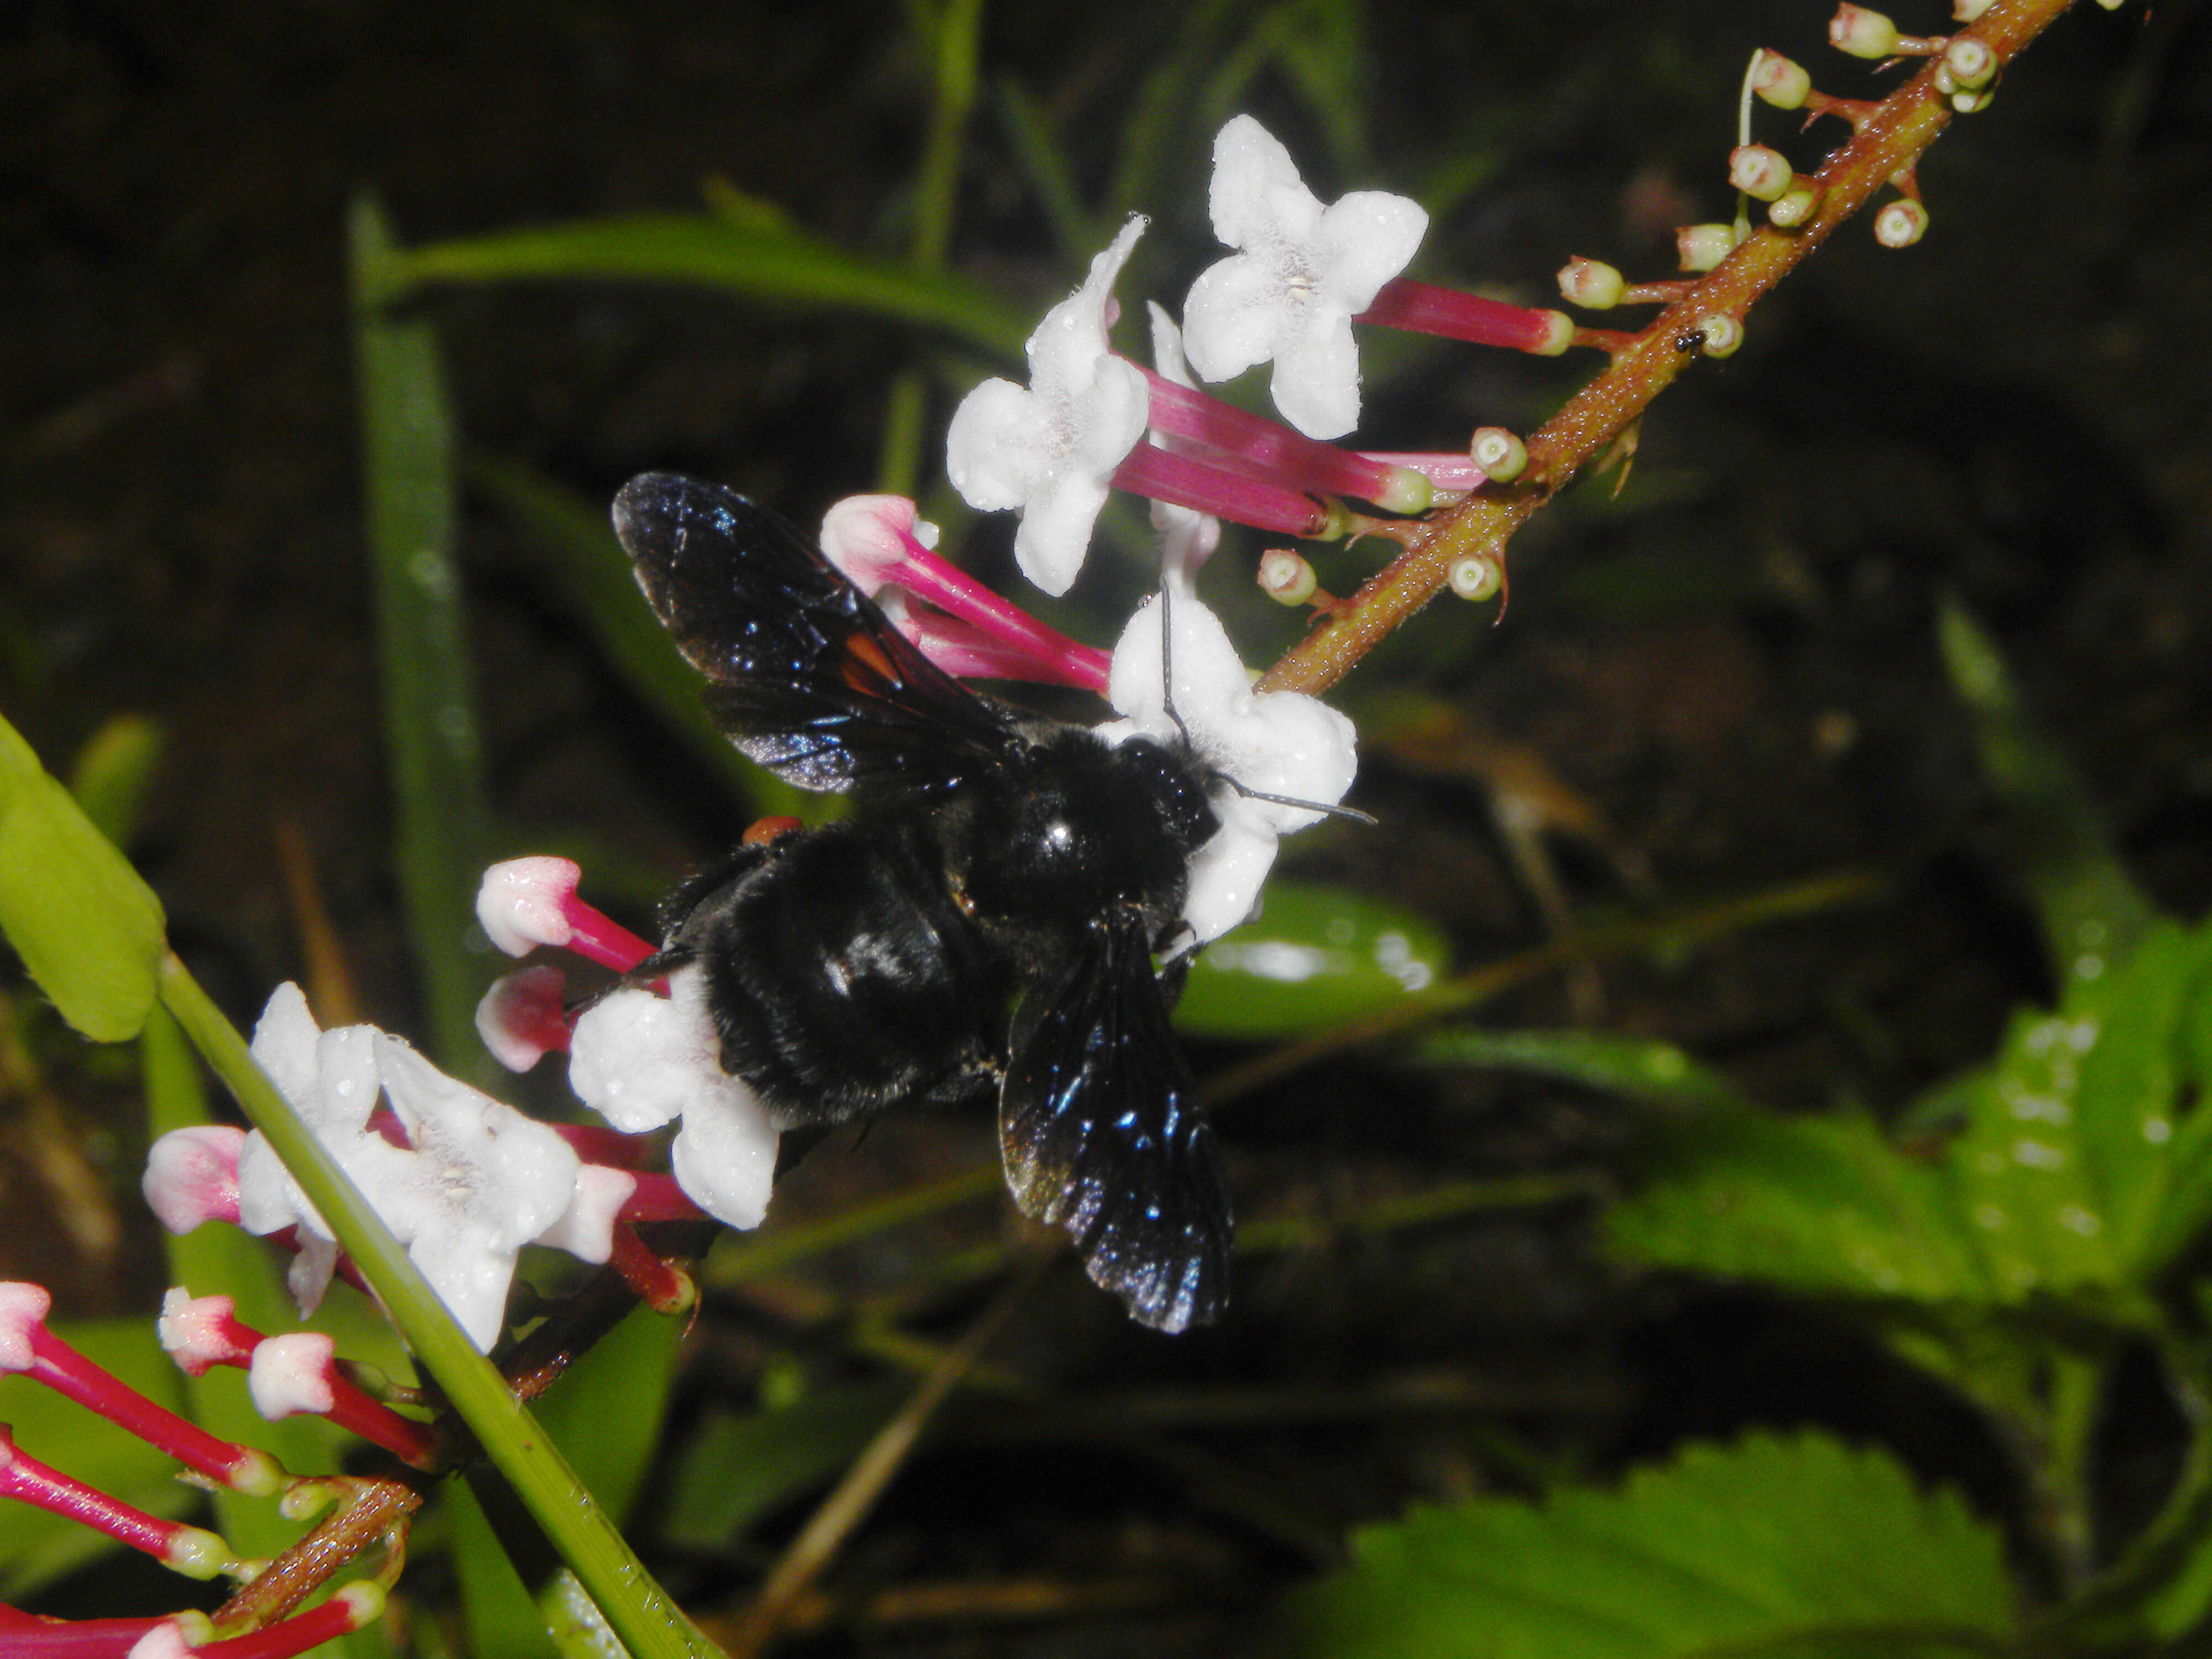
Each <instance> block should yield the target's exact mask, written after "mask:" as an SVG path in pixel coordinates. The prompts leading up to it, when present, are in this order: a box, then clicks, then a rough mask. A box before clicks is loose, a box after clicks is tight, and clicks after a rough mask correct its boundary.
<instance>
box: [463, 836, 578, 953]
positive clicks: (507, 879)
mask: <svg viewBox="0 0 2212 1659" xmlns="http://www.w3.org/2000/svg"><path fill="white" fill-rule="evenodd" d="M583 873H584V872H582V871H581V870H580V869H579V868H578V867H577V866H576V865H575V863H574V860H569V859H563V858H555V857H552V856H550V854H540V855H538V856H536V857H532V858H526V859H509V860H507V861H506V862H505V863H504V864H495V865H493V866H491V868H489V870H487V871H485V872H483V881H482V882H481V883H480V884H478V885H477V922H478V923H479V924H480V925H481V926H482V927H483V930H484V934H485V937H487V938H488V939H490V940H491V942H492V943H493V944H494V945H497V946H498V947H499V948H500V949H501V950H502V951H506V952H507V955H509V956H511V957H526V956H528V955H529V954H530V953H531V951H533V950H535V949H537V947H538V946H539V945H566V944H567V943H568V940H569V939H570V937H571V936H572V935H573V934H574V932H575V929H574V927H572V926H571V925H570V923H569V921H568V911H567V906H568V901H569V899H571V898H572V897H574V895H575V891H576V884H577V883H578V882H579V881H580V880H581V879H582V878H583Z"/></svg>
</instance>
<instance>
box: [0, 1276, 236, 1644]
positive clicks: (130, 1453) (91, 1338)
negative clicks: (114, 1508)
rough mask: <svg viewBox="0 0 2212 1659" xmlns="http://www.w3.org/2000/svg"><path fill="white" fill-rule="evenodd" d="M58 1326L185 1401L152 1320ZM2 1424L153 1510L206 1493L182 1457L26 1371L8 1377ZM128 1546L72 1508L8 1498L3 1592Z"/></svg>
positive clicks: (181, 1506) (32, 1447)
mask: <svg viewBox="0 0 2212 1659" xmlns="http://www.w3.org/2000/svg"><path fill="white" fill-rule="evenodd" d="M56 1334H57V1335H58V1336H60V1337H62V1338H63V1340H65V1341H67V1342H68V1343H69V1344H70V1346H72V1347H74V1348H76V1350H77V1351H78V1352H81V1353H82V1354H83V1355H84V1356H85V1357H86V1358H88V1359H90V1360H91V1361H92V1362H93V1363H94V1364H96V1365H99V1366H100V1367H102V1368H103V1369H105V1370H109V1371H112V1372H113V1373H114V1374H115V1375H116V1376H118V1377H121V1378H122V1379H123V1380H124V1381H125V1383H129V1384H130V1385H131V1387H132V1388H134V1389H137V1390H138V1391H139V1392H140V1393H141V1394H143V1395H146V1396H147V1397H148V1398H149V1399H151V1400H154V1401H157V1402H159V1403H160V1404H161V1405H164V1406H167V1407H169V1409H170V1410H172V1411H181V1410H183V1409H184V1400H183V1395H182V1390H181V1389H179V1386H178V1383H179V1379H178V1376H177V1368H176V1367H175V1366H174V1365H173V1364H170V1363H169V1357H168V1355H167V1354H165V1353H163V1352H161V1344H160V1343H159V1342H158V1341H157V1340H155V1335H154V1322H153V1321H152V1320H150V1319H111V1320H100V1321H97V1322H86V1323H82V1324H69V1325H64V1326H60V1327H58V1328H56ZM0 1423H7V1424H11V1425H13V1426H14V1428H15V1443H16V1445H17V1446H19V1447H21V1449H22V1450H23V1451H24V1452H25V1453H26V1454H27V1455H29V1456H32V1457H35V1458H37V1459H38V1460H39V1461H40V1462H41V1463H46V1464H48V1465H50V1466H52V1468H57V1469H59V1470H60V1471H61V1472H62V1473H63V1474H66V1475H68V1476H70V1478H71V1479H72V1480H82V1481H83V1482H84V1483H85V1484H86V1485H87V1486H94V1487H97V1488H98V1489H99V1490H100V1491H101V1492H106V1493H107V1494H108V1495H109V1496H110V1497H112V1498H121V1499H122V1500H123V1501H124V1502H125V1503H126V1504H132V1505H134V1506H136V1507H137V1508H139V1509H142V1510H146V1511H147V1512H148V1513H149V1514H152V1515H158V1516H163V1517H165V1518H172V1519H173V1518H174V1517H176V1516H181V1515H183V1514H185V1512H186V1511H187V1510H191V1508H192V1507H193V1506H194V1505H195V1504H197V1503H198V1502H199V1501H200V1498H201V1494H200V1493H199V1492H197V1490H196V1489H195V1488H193V1487H191V1486H185V1485H184V1484H183V1483H182V1482H181V1481H179V1480H178V1478H177V1474H178V1468H177V1463H176V1461H175V1460H174V1459H173V1458H171V1457H169V1456H168V1455H166V1454H165V1453H162V1452H161V1451H158V1450H156V1449H155V1448H154V1447H152V1446H149V1445H148V1444H147V1443H145V1442H144V1441H143V1440H141V1439H139V1438H138V1437H137V1436H136V1435H133V1434H129V1433H126V1432H125V1431H123V1430H121V1429H119V1428H118V1427H116V1426H115V1425H113V1424H112V1423H110V1422H109V1421H107V1419H105V1418H103V1417H99V1416H96V1415H94V1413H92V1412H89V1411H88V1410H86V1409H85V1407H82V1406H80V1405H78V1404H77V1403H76V1401H73V1400H65V1399H64V1398H63V1397H62V1396H61V1395H58V1394H56V1393H55V1392H54V1391H53V1390H52V1389H48V1388H46V1387H43V1386H42V1385H40V1384H39V1383H33V1382H32V1381H31V1380H30V1379H29V1378H28V1377H27V1376H21V1375H20V1374H16V1375H7V1376H0ZM119 1548H121V1546H120V1545H118V1544H115V1543H113V1542H112V1541H110V1540H108V1539H107V1538H106V1536H104V1535H103V1534H100V1533H96V1532H94V1531H93V1530H92V1529H91V1528H88V1527H85V1526H82V1525H80V1524H78V1523H77V1522H75V1521H71V1520H69V1519H67V1518H66V1517H64V1516H58V1515H49V1514H48V1513H47V1512H46V1510H36V1509H33V1508H32V1507H31V1506H30V1505H28V1504H17V1503H12V1502H11V1503H9V1504H7V1505H6V1512H5V1516H4V1522H0V1601H9V1602H13V1601H21V1599H22V1598H23V1597H25V1596H27V1595H30V1594H32V1593H33V1591H35V1590H37V1589H40V1587H41V1586H43V1585H46V1584H50V1583H53V1582H54V1581H55V1580H56V1579H58V1578H61V1577H66V1576H67V1575H68V1574H70V1573H72V1572H75V1571H76V1570H77V1569H79V1568H80V1567H82V1566H84V1565H86V1564H87V1563H88V1562H90V1561H93V1560H95V1559H98V1558H99V1557H100V1555H102V1554H103V1553H106V1552H107V1551H109V1550H113V1549H119Z"/></svg>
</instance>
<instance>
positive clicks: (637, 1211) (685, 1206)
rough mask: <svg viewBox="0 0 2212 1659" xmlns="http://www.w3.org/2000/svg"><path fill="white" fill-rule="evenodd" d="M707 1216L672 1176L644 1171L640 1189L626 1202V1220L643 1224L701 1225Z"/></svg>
mask: <svg viewBox="0 0 2212 1659" xmlns="http://www.w3.org/2000/svg"><path fill="white" fill-rule="evenodd" d="M705 1213H706V1212H704V1211H702V1209H700V1207H699V1206H697V1205H696V1204H695V1203H693V1202H692V1201H691V1199H690V1195H689V1194H686V1193H685V1192H684V1188H682V1187H680V1186H678V1184H677V1181H676V1177H675V1176H671V1175H658V1174H654V1173H653V1172H651V1171H641V1172H640V1173H639V1175H638V1177H637V1186H636V1188H635V1190H634V1191H633V1192H632V1193H631V1194H630V1195H629V1198H627V1199H625V1200H623V1206H622V1219H623V1221H625V1222H639V1221H698V1220H701V1219H702V1218H704V1216H705Z"/></svg>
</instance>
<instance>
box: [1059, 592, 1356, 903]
mask: <svg viewBox="0 0 2212 1659" xmlns="http://www.w3.org/2000/svg"><path fill="white" fill-rule="evenodd" d="M1170 580H1172V578H1171V579H1170ZM1170 604H1171V605H1172V607H1173V610H1174V612H1175V634H1174V640H1173V645H1174V659H1173V669H1174V675H1175V715H1176V716H1179V717H1180V719H1181V720H1182V729H1183V730H1186V731H1188V732H1189V734H1190V741H1191V744H1192V746H1193V747H1194V749H1195V750H1197V754H1198V757H1199V759H1200V761H1202V762H1204V763H1206V764H1207V765H1209V766H1211V767H1212V768H1213V769H1215V770H1217V771H1218V772H1219V773H1221V774H1223V775H1224V776H1225V777H1226V778H1234V779H1235V780H1236V781H1237V783H1240V784H1242V785H1243V787H1245V788H1246V789H1249V790H1255V791H1258V792H1259V793H1264V794H1269V795H1281V796H1285V797H1287V798H1289V799H1295V800H1304V801H1314V802H1316V803H1319V804H1321V805H1328V806H1334V805H1335V804H1336V803H1337V802H1338V801H1339V800H1340V799H1342V798H1343V795H1344V792H1345V791H1346V789H1349V788H1350V787H1352V773H1353V772H1354V771H1355V770H1356V769H1357V767H1358V757H1357V754H1356V752H1355V746H1354V738H1355V734H1354V732H1353V730H1352V722H1351V721H1350V720H1346V718H1345V717H1344V716H1343V715H1341V714H1338V713H1337V712H1336V710H1334V708H1330V707H1328V704H1326V703H1324V702H1321V701H1320V700H1319V699H1317V698H1314V697H1309V696H1305V695H1304V693H1302V692H1297V691H1271V692H1265V693H1261V692H1255V690H1253V689H1252V680H1251V676H1250V675H1249V674H1248V673H1247V672H1246V671H1245V669H1244V665H1243V663H1242V662H1241V661H1239V660H1238V659H1237V649H1236V647H1234V646H1232V645H1231V643H1230V642H1229V635H1228V633H1227V631H1226V630H1225V629H1223V627H1222V626H1221V623H1220V621H1219V620H1218V618H1217V617H1215V616H1214V614H1213V613H1212V611H1208V610H1207V609H1206V607H1205V606H1204V605H1200V603H1199V602H1198V600H1197V599H1196V597H1195V596H1194V595H1193V594H1192V593H1191V592H1190V591H1189V589H1188V587H1187V586H1183V585H1182V584H1181V583H1176V585H1175V586H1174V587H1173V588H1172V589H1171V590H1170ZM1160 609H1161V605H1160V601H1159V600H1158V599H1153V600H1152V601H1150V602H1149V603H1147V604H1146V605H1143V606H1141V607H1140V608H1139V610H1138V611H1137V614H1136V615H1135V616H1134V617H1131V618H1130V619H1129V623H1128V626H1127V628H1125V629H1122V632H1121V641H1120V642H1119V643H1118V644H1117V645H1115V647H1114V667H1113V671H1112V675H1111V678H1109V682H1108V686H1107V695H1108V696H1109V697H1110V698H1111V699H1112V701H1113V703H1114V707H1115V708H1118V709H1119V710H1121V714H1122V715H1123V718H1122V719H1121V720H1116V721H1114V722H1112V723H1111V724H1109V725H1107V726H1101V727H1099V728H1098V732H1099V735H1100V736H1101V737H1103V738H1105V739H1106V740H1107V741H1108V742H1109V743H1119V742H1121V740H1122V739H1124V738H1130V737H1135V736H1138V735H1139V734H1141V735H1143V736H1146V737H1149V738H1154V739H1156V740H1157V741H1159V742H1161V743H1166V744H1172V743H1174V742H1175V741H1176V739H1177V738H1178V736H1179V735H1180V733H1179V732H1178V730H1177V727H1176V719H1175V718H1173V717H1170V714H1169V712H1168V708H1167V704H1166V700H1165V699H1164V697H1163V696H1162V687H1163V684H1164V680H1163V677H1162V674H1161V661H1162V658H1161V650H1160ZM1212 803H1213V810H1214V812H1215V814H1216V815H1217V816H1218V817H1219V818H1220V820H1221V829H1220V830H1219V832H1218V834H1216V835H1215V836H1214V837H1213V838H1212V840H1211V841H1209V842H1206V845H1205V846H1203V847H1201V848H1199V849H1198V852H1197V854H1196V855H1195V856H1194V857H1193V859H1192V860H1191V865H1190V890H1189V891H1188V894H1187V895H1186V896H1185V897H1184V900H1183V920H1184V921H1186V922H1188V924H1189V926H1190V930H1191V933H1192V935H1193V937H1192V939H1191V940H1190V945H1192V946H1193V947H1196V946H1197V945H1205V944H1206V943H1208V942H1209V941H1211V940H1212V939H1218V938H1219V937H1220V936H1221V935H1222V934H1223V933H1227V932H1228V931H1229V930H1230V929H1231V927H1235V926H1237V923H1238V922H1240V921H1243V920H1244V919H1245V918H1246V917H1247V916H1249V915H1251V914H1252V908H1253V906H1254V905H1255V903H1256V902H1258V900H1259V896H1260V885H1261V883H1262V882H1264V881H1265V880H1266V879H1267V870H1268V866H1271V865H1273V863H1274V861H1275V844H1276V842H1277V840H1278V839H1279V837H1281V836H1285V835H1287V834H1289V833H1290V832H1291V830H1293V829H1304V827H1305V826H1306V825H1308V824H1310V823H1316V822H1318V821H1319V819H1320V818H1321V817H1322V814H1321V813H1319V812H1316V811H1310V810H1309V809H1307V808H1304V807H1297V806H1285V805H1282V804H1281V803H1280V802H1279V801H1268V800H1255V799H1250V798H1249V796H1247V795H1244V794H1242V793H1238V792H1237V790H1236V789H1235V788H1234V787H1231V786H1230V785H1229V784H1227V783H1224V784H1222V785H1221V786H1220V787H1218V788H1216V789H1215V790H1214V792H1213V795H1212Z"/></svg>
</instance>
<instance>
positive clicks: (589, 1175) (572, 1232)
mask: <svg viewBox="0 0 2212 1659" xmlns="http://www.w3.org/2000/svg"><path fill="white" fill-rule="evenodd" d="M636 1190H637V1177H636V1176H634V1175H632V1174H631V1173H630V1172H629V1170H617V1169H615V1168H613V1167H612V1166H611V1165H609V1164H586V1165H584V1167H583V1168H582V1169H581V1170H579V1171H578V1172H577V1176H576V1190H575V1194H574V1196H573V1197H572V1198H571V1199H570V1200H569V1201H568V1208H567V1209H565V1210H563V1211H562V1212H561V1214H560V1215H559V1217H558V1218H556V1220H555V1221H554V1223H553V1225H551V1226H550V1227H548V1228H547V1229H546V1230H545V1231H544V1232H542V1233H540V1234H538V1237H537V1240H536V1242H537V1243H540V1244H543V1245H545V1246H547V1247H548V1248H549V1249H556V1250H566V1251H568V1254H569V1255H573V1256H574V1257H575V1258H576V1259H577V1260H578V1261H588V1262H590V1263H591V1264H592V1266H593V1267H599V1266H600V1265H602V1264H603V1263H605V1261H606V1260H607V1258H608V1257H610V1256H611V1255H613V1254H614V1253H615V1222H616V1220H617V1218H619V1217H620V1216H621V1214H622V1206H623V1205H625V1204H627V1203H629V1195H630V1194H632V1193H634V1192H635V1191H636Z"/></svg>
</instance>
